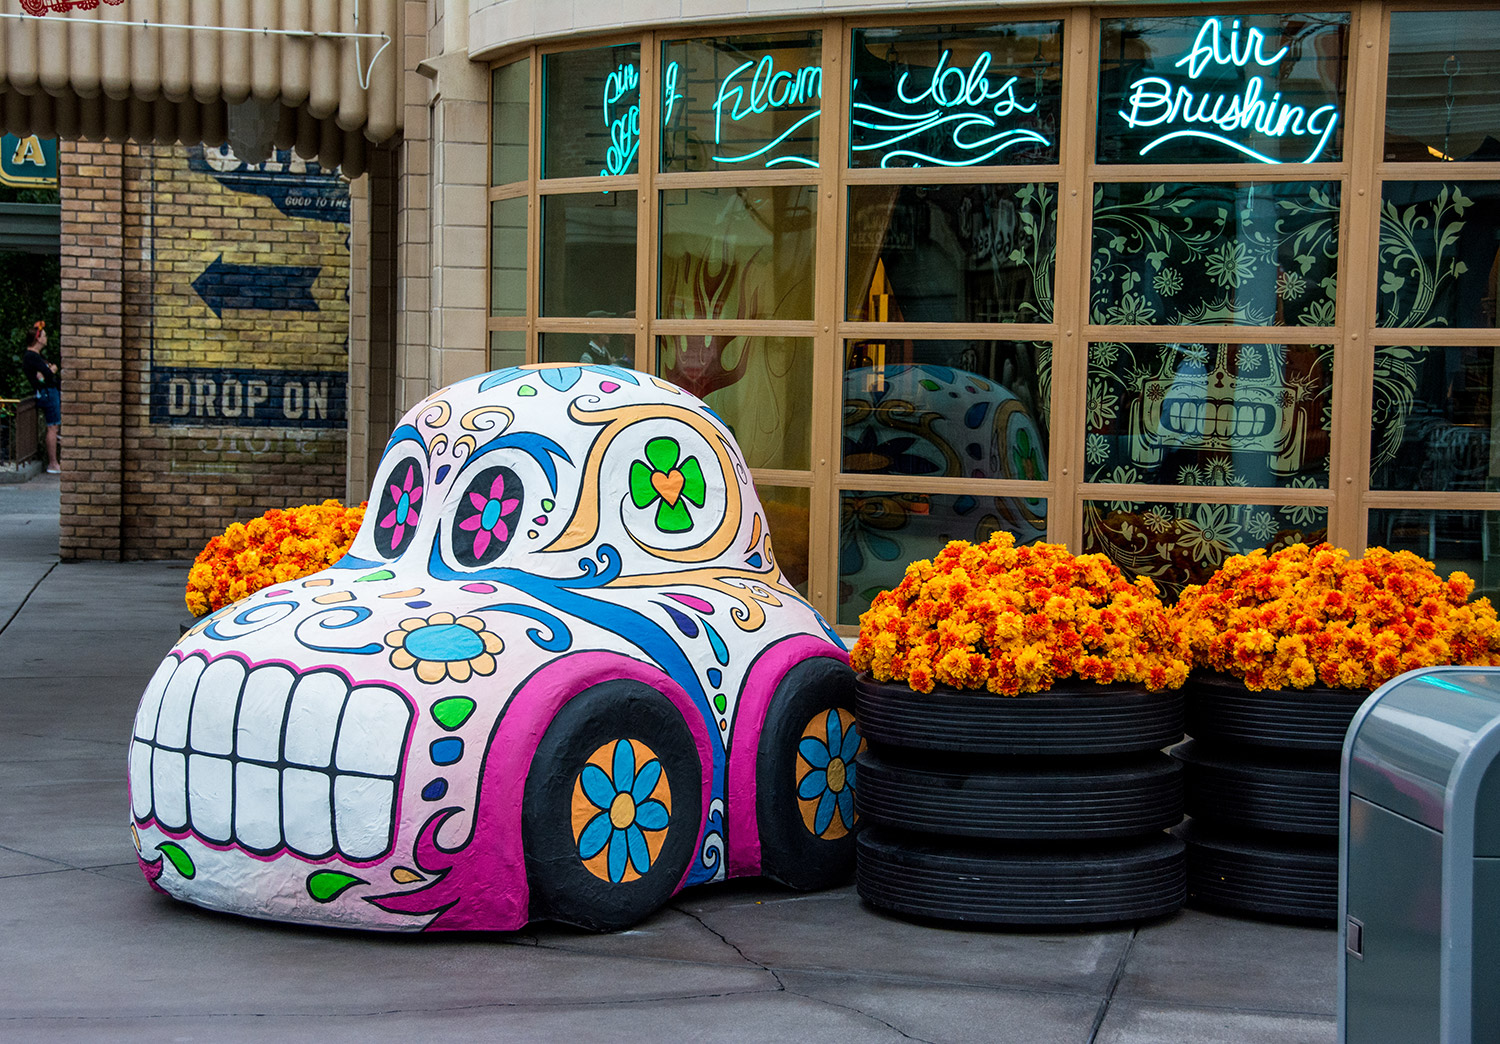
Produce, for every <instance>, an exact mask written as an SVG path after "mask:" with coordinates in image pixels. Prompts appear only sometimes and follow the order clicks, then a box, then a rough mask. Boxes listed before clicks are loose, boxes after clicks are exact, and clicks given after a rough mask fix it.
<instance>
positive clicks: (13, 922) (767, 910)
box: [0, 476, 1338, 1044]
mask: <svg viewBox="0 0 1500 1044" xmlns="http://www.w3.org/2000/svg"><path fill="white" fill-rule="evenodd" d="M186 577H187V567H186V564H185V563H176V564H163V563H138V564H124V565H115V564H106V563H87V564H59V563H58V562H57V481H56V478H55V477H53V476H40V477H39V478H38V479H36V480H33V481H32V482H30V483H26V484H25V485H23V486H18V487H10V488H5V487H0V793H3V794H4V796H5V801H4V805H3V808H0V954H3V957H4V963H3V972H0V1039H4V1040H6V1041H30V1040H46V1041H72V1040H87V1041H97V1040H108V1041H136V1040H139V1041H152V1042H160V1041H167V1040H173V1041H195V1040H205V1041H206V1040H212V1041H218V1042H223V1041H240V1040H244V1041H250V1040H254V1041H257V1042H260V1041H265V1040H268V1039H269V1040H274V1039H277V1038H285V1039H288V1040H313V1039H316V1040H318V1041H361V1042H368V1041H403V1042H410V1041H420V1040H427V1039H437V1038H441V1039H446V1040H454V1041H468V1040H475V1041H481V1040H482V1041H492V1040H543V1041H551V1040H557V1041H577V1040H591V1039H592V1040H609V1041H616V1040H621V1041H624V1040H632V1041H633V1040H642V1041H657V1040H660V1041H678V1040H692V1041H721V1040H722V1041H733V1042H752V1041H803V1040H860V1041H866V1040H871V1041H884V1040H919V1041H945V1042H946V1041H953V1042H959V1041H976V1042H978V1041H983V1042H1003V1041H1016V1042H1024V1044H1052V1042H1070V1044H1071V1042H1077V1044H1085V1042H1093V1041H1098V1042H1112V1044H1125V1042H1152V1044H1170V1042H1173V1041H1195V1042H1224V1044H1260V1042H1265V1044H1272V1042H1274V1044H1291V1042H1297V1041H1332V1040H1333V1039H1334V1036H1335V1026H1334V1018H1333V1012H1334V1002H1335V974H1336V957H1337V943H1338V937H1337V934H1336V933H1335V932H1333V931H1331V930H1314V929H1307V928H1292V927H1284V926H1279V925H1267V924H1260V923H1257V922H1254V921H1242V920H1236V919H1232V918H1225V917H1216V916H1211V915H1208V914H1203V913H1198V912H1194V911H1184V912H1183V913H1181V914H1180V915H1178V916H1176V917H1173V918H1169V919H1167V920H1165V921H1162V922H1158V923H1154V924H1150V925H1147V926H1144V927H1141V928H1138V929H1129V928H1127V929H1123V930H1118V931H1108V932H1067V933H1055V934H1039V935H1018V934H1004V933H997V932H962V931H949V930H944V929H936V928H930V927H922V926H918V925H913V924H908V923H906V922H904V921H900V920H897V919H895V918H891V917H886V916H884V915H882V914H879V913H877V912H875V911H874V910H872V909H870V908H868V907H866V906H865V905H863V904H862V903H861V902H860V900H859V898H858V896H857V895H856V894H855V893H854V890H853V888H844V889H840V890H837V891H834V892H827V893H823V894H819V895H810V896H804V895H797V894H794V893H790V892H787V891H785V890H783V889H780V888H777V887H775V886H772V885H769V884H765V883H761V882H751V883H748V884H738V883H736V884H731V885H727V886H707V887H703V888H698V889H694V890H692V891H690V892H688V893H686V894H684V895H682V896H679V897H678V900H677V901H676V902H674V903H673V904H672V905H671V906H670V907H669V908H668V909H666V910H663V911H662V912H661V913H659V914H658V915H657V916H655V917H653V918H651V919H650V920H649V921H647V922H646V923H644V924H642V925H641V926H639V927H638V928H637V929H635V930H633V931H628V932H623V933H620V934H617V935H606V936H594V935H585V934H581V933H578V932H574V931H570V930H566V929H560V928H552V927H541V928H537V929H533V930H528V931H525V932H519V933H514V934H496V935H482V934H461V935H433V936H386V935H373V934H357V933H351V932H338V931H332V930H318V929H308V928H300V927H293V926H284V925H277V924H270V923H265V922H259V921H253V920H246V919H242V918H237V917H232V916H228V915H220V914H213V913H209V912H206V911H203V910H199V909H197V908H195V907H192V906H188V905H185V904H182V903H178V902H176V901H174V900H171V899H168V898H166V897H165V896H162V895H159V894H157V893H156V892H153V891H152V890H151V889H150V888H148V887H147V885H146V883H145V881H144V880H143V878H142V876H141V873H140V871H139V869H138V868H137V866H136V861H135V852H134V849H133V848H132V846H131V842H130V829H129V807H128V802H127V799H126V792H125V756H126V743H127V740H128V737H129V735H130V730H131V722H132V719H133V717H134V714H135V708H136V702H137V700H138V698H139V696H140V693H141V691H142V689H143V688H144V687H145V684H146V682H147V680H148V679H149V677H150V676H151V673H152V671H153V670H154V669H155V667H156V665H157V663H158V662H159V661H160V659H161V657H162V656H163V655H164V654H165V653H166V651H167V649H169V648H170V647H171V645H172V643H173V642H174V641H175V640H176V637H177V633H178V624H179V622H180V621H181V620H183V619H184V618H185V617H186V609H185V607H184V605H183V601H182V588H183V584H184V583H185V581H186Z"/></svg>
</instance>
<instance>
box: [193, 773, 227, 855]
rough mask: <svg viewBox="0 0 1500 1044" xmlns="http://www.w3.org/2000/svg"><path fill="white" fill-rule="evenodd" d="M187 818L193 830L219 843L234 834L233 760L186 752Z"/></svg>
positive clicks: (200, 835)
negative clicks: (187, 753)
mask: <svg viewBox="0 0 1500 1044" xmlns="http://www.w3.org/2000/svg"><path fill="white" fill-rule="evenodd" d="M187 770H188V820H189V825H190V826H191V827H192V828H193V833H195V834H197V835H198V836H199V837H204V838H207V839H208V840H210V841H218V842H220V843H223V842H226V841H228V840H229V839H230V838H231V837H233V836H234V834H233V831H232V825H233V824H232V820H233V814H234V796H233V795H234V762H232V761H230V760H229V759H228V758H212V757H209V756H207V755H205V754H190V755H188V766H187Z"/></svg>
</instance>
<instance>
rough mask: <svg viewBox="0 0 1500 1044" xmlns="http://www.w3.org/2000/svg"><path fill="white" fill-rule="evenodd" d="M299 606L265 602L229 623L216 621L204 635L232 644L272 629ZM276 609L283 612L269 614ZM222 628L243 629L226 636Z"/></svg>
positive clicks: (240, 614) (242, 613)
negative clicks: (249, 635) (239, 639)
mask: <svg viewBox="0 0 1500 1044" xmlns="http://www.w3.org/2000/svg"><path fill="white" fill-rule="evenodd" d="M297 605H298V603H296V602H265V603H263V604H261V605H253V606H251V607H250V608H249V609H246V610H244V611H243V612H241V613H239V614H238V615H236V616H235V617H234V618H233V620H231V621H229V622H228V623H226V622H225V619H224V618H221V619H217V620H215V621H214V622H213V623H211V624H209V625H208V626H207V627H205V628H204V629H203V633H204V634H206V635H208V636H209V637H210V638H212V639H213V640H214V641H216V642H231V641H234V640H235V639H236V638H243V637H245V636H246V635H247V634H254V633H255V632H256V631H260V630H263V629H265V628H267V627H270V626H271V625H272V624H277V623H280V622H281V621H282V620H285V619H286V618H287V617H288V616H291V615H292V613H294V612H296V611H297ZM275 609H280V610H282V612H279V613H271V614H269V615H268V614H267V610H275ZM226 616H227V614H226ZM221 626H222V627H238V628H241V629H240V630H237V631H235V632H234V633H233V634H226V633H224V631H223V630H222V629H221Z"/></svg>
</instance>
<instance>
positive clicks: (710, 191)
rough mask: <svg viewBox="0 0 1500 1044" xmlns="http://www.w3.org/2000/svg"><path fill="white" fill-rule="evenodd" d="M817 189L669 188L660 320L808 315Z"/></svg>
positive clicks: (663, 225) (663, 222)
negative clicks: (673, 189)
mask: <svg viewBox="0 0 1500 1044" xmlns="http://www.w3.org/2000/svg"><path fill="white" fill-rule="evenodd" d="M817 199H818V197H817V193H816V192H815V191H814V190H813V189H812V188H810V187H807V186H776V187H771V186H762V187H756V188H707V189H684V190H680V191H667V192H663V193H662V197H661V248H660V259H661V289H660V297H659V302H660V303H659V309H660V315H661V317H662V318H663V319H811V318H812V314H813V265H814V253H815V251H814V245H815V243H816V240H817V216H818V215H817Z"/></svg>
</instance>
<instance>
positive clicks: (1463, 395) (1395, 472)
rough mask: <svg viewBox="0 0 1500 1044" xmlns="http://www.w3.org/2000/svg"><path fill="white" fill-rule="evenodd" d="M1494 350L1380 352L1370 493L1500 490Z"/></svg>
mask: <svg viewBox="0 0 1500 1044" xmlns="http://www.w3.org/2000/svg"><path fill="white" fill-rule="evenodd" d="M1497 352H1500V349H1497V348H1495V347H1485V348H1480V347H1470V346H1463V347H1460V346H1456V345H1451V346H1447V347H1442V346H1427V345H1392V346H1386V345H1382V346H1380V347H1378V348H1376V349H1375V387H1374V400H1373V402H1372V406H1373V409H1372V411H1371V416H1372V424H1371V427H1370V488H1372V489H1433V490H1463V489H1469V490H1486V491H1494V490H1496V489H1500V481H1497V475H1500V461H1492V460H1491V456H1490V453H1491V451H1490V447H1491V445H1494V444H1495V440H1494V439H1493V437H1492V436H1493V433H1494V431H1495V429H1496V426H1497V425H1500V411H1497V406H1500V404H1497V402H1496V401H1495V377H1496V372H1497V368H1496V366H1495V357H1496V354H1497Z"/></svg>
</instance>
